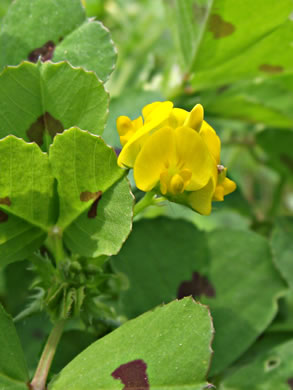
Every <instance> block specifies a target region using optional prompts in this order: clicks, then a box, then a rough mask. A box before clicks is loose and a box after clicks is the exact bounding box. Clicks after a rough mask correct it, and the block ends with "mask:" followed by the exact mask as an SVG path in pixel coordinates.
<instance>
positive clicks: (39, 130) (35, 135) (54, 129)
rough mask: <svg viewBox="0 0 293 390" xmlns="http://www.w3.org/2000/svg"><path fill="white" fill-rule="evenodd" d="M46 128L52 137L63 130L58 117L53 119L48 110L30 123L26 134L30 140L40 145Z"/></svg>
mask: <svg viewBox="0 0 293 390" xmlns="http://www.w3.org/2000/svg"><path fill="white" fill-rule="evenodd" d="M46 130H47V132H48V133H49V134H50V136H51V137H52V138H54V137H55V135H56V134H57V133H62V132H63V131H64V127H63V125H62V123H61V122H60V121H59V120H58V119H55V118H54V117H53V116H52V115H51V114H50V113H49V112H45V114H43V115H41V116H39V117H38V119H37V120H36V121H35V122H34V123H33V124H32V125H31V127H30V128H29V129H28V130H27V132H26V134H27V136H28V138H29V140H30V141H32V142H35V143H36V144H38V145H39V146H42V145H43V141H44V134H45V131H46Z"/></svg>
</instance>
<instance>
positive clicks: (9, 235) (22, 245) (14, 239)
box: [0, 211, 46, 267]
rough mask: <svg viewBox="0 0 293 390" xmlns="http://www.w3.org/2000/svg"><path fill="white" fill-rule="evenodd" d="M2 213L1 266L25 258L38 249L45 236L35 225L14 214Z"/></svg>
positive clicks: (0, 231)
mask: <svg viewBox="0 0 293 390" xmlns="http://www.w3.org/2000/svg"><path fill="white" fill-rule="evenodd" d="M0 214H1V211H0ZM1 215H2V218H3V215H4V219H6V218H7V220H6V221H5V220H4V221H3V220H2V221H1V222H0V258H1V267H3V266H6V265H7V264H9V263H13V262H14V261H18V260H22V259H25V258H27V256H29V255H30V254H31V253H33V252H34V251H35V250H36V249H38V248H39V247H40V246H41V245H42V243H43V242H44V240H45V238H46V234H45V233H44V232H43V231H42V230H41V229H39V228H38V227H36V226H33V225H31V224H30V223H28V222H26V221H24V220H23V219H21V218H18V217H16V216H14V215H8V214H6V215H7V216H6V217H5V214H1Z"/></svg>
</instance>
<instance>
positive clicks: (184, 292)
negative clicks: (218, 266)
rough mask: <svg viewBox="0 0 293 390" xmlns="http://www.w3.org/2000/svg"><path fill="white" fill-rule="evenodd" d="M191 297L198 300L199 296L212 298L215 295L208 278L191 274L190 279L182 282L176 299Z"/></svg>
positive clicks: (197, 273)
mask: <svg viewBox="0 0 293 390" xmlns="http://www.w3.org/2000/svg"><path fill="white" fill-rule="evenodd" d="M190 295H192V296H193V297H194V298H199V297H200V296H201V295H205V296H206V297H209V298H212V297H214V296H215V295H216V291H215V289H214V287H213V286H212V284H211V283H210V281H209V280H208V278H206V277H205V276H203V275H201V274H200V273H199V272H193V274H192V279H191V280H190V281H189V280H187V281H183V282H182V283H181V284H180V286H179V288H178V293H177V298H178V299H182V298H184V297H188V296H190Z"/></svg>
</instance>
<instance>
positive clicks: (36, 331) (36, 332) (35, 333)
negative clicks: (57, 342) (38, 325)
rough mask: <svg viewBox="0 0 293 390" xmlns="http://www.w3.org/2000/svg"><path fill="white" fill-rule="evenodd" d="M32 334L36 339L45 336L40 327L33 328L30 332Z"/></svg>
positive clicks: (41, 338)
mask: <svg viewBox="0 0 293 390" xmlns="http://www.w3.org/2000/svg"><path fill="white" fill-rule="evenodd" d="M32 336H33V338H34V339H36V340H43V339H44V337H45V334H44V332H43V331H42V329H34V330H33V332H32Z"/></svg>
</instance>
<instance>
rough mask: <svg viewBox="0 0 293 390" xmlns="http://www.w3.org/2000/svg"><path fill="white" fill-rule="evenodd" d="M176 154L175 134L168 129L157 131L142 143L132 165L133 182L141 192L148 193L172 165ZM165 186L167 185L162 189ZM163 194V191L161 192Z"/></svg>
mask: <svg viewBox="0 0 293 390" xmlns="http://www.w3.org/2000/svg"><path fill="white" fill-rule="evenodd" d="M175 153H176V148H175V133H174V130H173V129H171V128H170V127H165V128H163V129H160V130H158V131H157V132H155V133H154V134H152V136H151V137H149V138H148V139H147V140H146V142H145V143H144V145H143V147H142V149H141V151H140V152H139V154H138V156H137V158H136V161H135V164H134V180H135V182H136V186H137V187H138V188H139V189H140V190H142V191H145V192H146V191H150V190H151V189H152V188H154V187H155V186H156V184H157V183H158V182H159V180H160V176H161V173H162V172H164V171H166V169H168V167H169V165H170V164H172V163H173V161H174V157H175ZM166 186H167V184H166V185H165V186H163V187H164V189H165V187H166ZM163 192H164V191H163Z"/></svg>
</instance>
